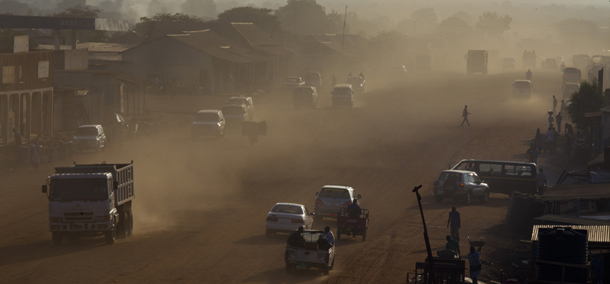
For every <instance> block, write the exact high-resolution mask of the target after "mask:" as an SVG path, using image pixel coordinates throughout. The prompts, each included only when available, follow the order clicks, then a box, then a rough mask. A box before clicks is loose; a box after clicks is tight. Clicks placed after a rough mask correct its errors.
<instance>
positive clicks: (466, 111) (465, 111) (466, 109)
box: [462, 105, 471, 127]
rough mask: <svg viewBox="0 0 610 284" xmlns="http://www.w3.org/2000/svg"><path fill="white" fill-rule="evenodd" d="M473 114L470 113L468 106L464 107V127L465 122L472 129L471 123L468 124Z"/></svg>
mask: <svg viewBox="0 0 610 284" xmlns="http://www.w3.org/2000/svg"><path fill="white" fill-rule="evenodd" d="M470 114H471V113H469V112H468V105H465V106H464V111H463V112H462V117H463V118H464V120H462V126H464V122H466V124H468V127H470V122H468V116H469V115H470Z"/></svg>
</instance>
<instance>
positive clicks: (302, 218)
mask: <svg viewBox="0 0 610 284" xmlns="http://www.w3.org/2000/svg"><path fill="white" fill-rule="evenodd" d="M313 215H314V214H313V212H311V213H310V212H309V211H308V210H307V208H306V207H305V205H301V204H296V203H276V204H275V205H274V206H273V208H271V210H269V213H268V214H267V221H266V222H265V229H266V235H267V237H269V236H271V235H273V234H275V233H276V232H292V231H294V230H296V229H298V228H299V227H300V226H303V228H304V229H311V228H312V227H313Z"/></svg>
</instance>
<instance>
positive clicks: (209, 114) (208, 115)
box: [191, 110, 225, 139]
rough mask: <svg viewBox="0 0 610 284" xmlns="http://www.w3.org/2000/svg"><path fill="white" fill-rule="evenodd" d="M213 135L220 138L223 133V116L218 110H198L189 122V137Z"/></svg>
mask: <svg viewBox="0 0 610 284" xmlns="http://www.w3.org/2000/svg"><path fill="white" fill-rule="evenodd" d="M205 135H209V136H215V137H216V138H221V137H223V136H224V135H225V118H224V117H223V115H222V111H220V110H200V111H199V112H197V115H195V119H194V121H193V123H192V124H191V137H192V138H193V139H197V138H199V137H200V136H205Z"/></svg>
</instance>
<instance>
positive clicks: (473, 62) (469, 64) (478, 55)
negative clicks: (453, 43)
mask: <svg viewBox="0 0 610 284" xmlns="http://www.w3.org/2000/svg"><path fill="white" fill-rule="evenodd" d="M466 72H467V73H468V75H472V74H474V73H481V74H483V75H485V74H487V50H469V51H468V54H466Z"/></svg>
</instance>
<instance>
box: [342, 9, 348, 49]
mask: <svg viewBox="0 0 610 284" xmlns="http://www.w3.org/2000/svg"><path fill="white" fill-rule="evenodd" d="M345 22H347V5H345V15H344V16H343V36H342V37H341V54H343V45H344V43H345Z"/></svg>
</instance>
